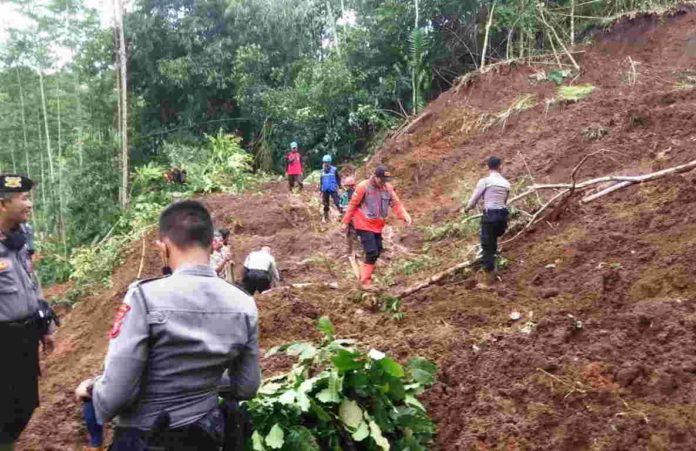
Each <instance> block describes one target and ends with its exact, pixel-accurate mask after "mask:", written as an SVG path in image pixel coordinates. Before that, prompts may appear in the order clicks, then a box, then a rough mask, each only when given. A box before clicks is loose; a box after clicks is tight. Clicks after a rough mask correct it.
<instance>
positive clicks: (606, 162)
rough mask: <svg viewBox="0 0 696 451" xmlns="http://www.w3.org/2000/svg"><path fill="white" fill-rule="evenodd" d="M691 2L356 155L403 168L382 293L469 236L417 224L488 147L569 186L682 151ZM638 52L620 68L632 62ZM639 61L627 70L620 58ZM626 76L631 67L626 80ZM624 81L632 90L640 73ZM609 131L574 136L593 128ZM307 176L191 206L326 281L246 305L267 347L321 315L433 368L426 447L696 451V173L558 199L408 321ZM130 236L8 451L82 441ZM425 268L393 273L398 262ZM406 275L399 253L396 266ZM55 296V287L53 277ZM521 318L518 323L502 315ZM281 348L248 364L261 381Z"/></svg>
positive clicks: (694, 54) (431, 221) (75, 445)
mask: <svg viewBox="0 0 696 451" xmlns="http://www.w3.org/2000/svg"><path fill="white" fill-rule="evenodd" d="M694 33H696V14H693V13H688V11H687V10H684V11H683V12H682V13H679V14H676V15H673V16H668V17H656V16H638V17H635V18H633V19H631V20H624V21H621V22H619V23H618V24H616V25H614V26H613V27H611V28H609V29H607V30H605V31H603V32H602V33H601V34H600V35H599V36H597V39H596V42H595V43H593V44H592V45H589V46H587V47H585V48H584V49H583V50H584V51H585V53H582V54H578V58H579V62H580V64H581V66H582V67H583V72H582V73H581V74H580V76H579V77H578V79H577V80H575V82H574V83H576V84H581V83H590V84H593V85H595V86H596V87H597V89H596V90H595V92H594V93H593V94H592V95H591V96H590V97H588V98H586V99H583V100H581V101H579V102H577V103H570V104H558V103H550V104H549V106H548V108H547V105H546V104H547V102H546V101H545V99H551V98H552V97H553V96H554V94H555V91H556V87H555V85H554V84H553V83H550V82H532V81H530V80H532V79H531V78H530V76H532V75H534V74H537V73H539V72H540V71H541V70H542V69H543V70H549V67H550V66H547V65H536V66H534V65H532V66H528V65H521V64H517V65H515V64H513V65H509V66H501V67H499V68H498V69H497V70H492V71H490V72H488V73H487V74H484V75H481V76H479V77H477V78H474V79H473V80H472V81H471V82H469V83H467V84H466V85H462V86H459V87H458V88H457V89H454V90H452V91H450V92H448V93H445V94H443V95H442V96H440V98H439V99H437V100H436V101H434V102H433V103H432V104H431V105H430V106H429V107H428V108H427V109H426V111H425V113H424V114H427V115H428V117H426V118H424V119H423V120H421V121H420V122H419V123H418V124H417V125H416V126H414V127H413V128H412V130H409V132H408V133H405V134H403V135H402V136H399V137H397V138H395V139H392V140H391V141H388V142H387V143H386V144H385V146H384V147H383V149H382V150H381V151H380V152H379V153H378V154H377V155H376V157H375V158H374V159H373V160H372V161H371V162H370V164H369V165H368V167H370V166H372V165H374V164H375V163H377V162H379V161H384V162H388V163H390V164H392V165H394V166H395V167H396V168H397V173H398V175H399V177H398V178H397V182H396V185H397V190H398V191H399V192H400V193H402V198H403V200H404V201H405V204H406V206H407V208H408V209H410V210H411V211H412V212H413V213H415V215H414V216H415V219H416V224H417V226H416V227H414V228H405V227H403V226H402V225H400V224H399V223H398V221H396V222H394V224H393V225H394V227H393V228H392V229H391V231H390V232H389V234H388V235H389V239H388V240H387V247H388V248H389V251H388V252H387V255H386V256H385V259H384V261H383V262H381V265H379V266H378V270H377V272H378V277H379V278H380V279H381V280H382V281H384V282H387V281H390V282H391V283H395V284H396V285H395V286H393V287H392V289H398V288H403V287H404V286H407V285H411V284H414V283H417V282H418V281H422V280H425V279H426V278H427V277H429V276H431V275H433V274H434V273H436V272H438V271H441V270H443V269H445V268H447V267H449V266H452V265H454V264H456V263H458V262H459V261H461V259H462V258H463V255H464V253H465V251H466V249H467V247H468V245H469V244H470V243H472V242H475V236H471V237H463V238H462V237H460V238H447V239H443V240H440V241H436V242H425V241H424V239H423V236H424V232H425V231H427V230H426V229H427V228H429V227H432V226H442V225H444V224H447V223H448V222H451V221H454V220H455V219H456V218H457V216H456V214H455V213H454V212H453V209H454V207H456V206H458V205H459V203H458V202H459V200H460V198H461V196H462V195H463V194H465V193H466V192H467V190H468V189H470V188H471V187H472V186H473V183H475V180H476V179H477V178H478V177H479V176H480V175H481V174H482V164H481V163H482V161H484V159H485V158H486V157H487V156H489V155H490V154H496V155H498V156H500V157H502V158H503V159H504V160H505V162H506V164H505V168H504V171H505V173H506V175H507V176H508V177H509V178H510V179H511V180H513V181H514V182H516V183H520V182H521V181H522V180H523V179H524V178H527V179H528V178H529V177H533V178H534V179H535V180H536V181H537V182H540V183H543V182H554V183H558V182H567V181H569V178H570V172H571V171H572V169H573V168H574V167H575V166H576V165H577V164H578V162H579V161H580V160H581V159H582V158H583V157H584V156H585V155H587V154H588V153H590V152H598V151H600V152H598V153H597V154H596V155H595V156H593V157H592V158H590V159H589V160H587V162H586V163H585V165H583V167H582V168H581V170H580V171H579V173H578V180H583V179H586V178H591V177H596V176H601V175H607V174H625V175H629V174H642V173H647V172H652V171H654V170H659V169H662V168H667V167H672V166H676V165H678V164H682V163H685V162H687V161H690V160H693V159H694V158H696V151H694V146H695V145H696V79H694V78H693V77H694V76H696V73H694V71H693V70H694V69H693V68H694V67H696V44H694V42H696V41H694ZM629 57H630V58H631V59H630V60H629V59H628V58H629ZM631 60H632V61H635V62H638V63H639V64H638V65H637V66H636V67H637V68H636V73H635V74H633V73H631V77H628V74H629V72H627V71H628V70H629V69H630V67H631V66H630V61H631ZM634 75H635V77H634ZM633 80H635V82H634V81H633ZM529 93H533V94H535V95H536V96H537V97H536V99H537V105H536V106H535V107H533V108H530V109H528V110H525V111H521V112H519V113H517V114H514V115H512V116H511V117H509V118H508V120H507V122H506V123H505V127H502V125H500V124H498V125H495V126H492V127H490V128H488V129H487V130H485V131H484V130H482V129H481V118H482V115H483V114H496V113H499V112H501V111H503V110H507V109H508V108H509V107H510V105H511V104H513V103H514V102H515V99H517V98H518V97H519V96H520V95H522V94H529ZM591 126H592V127H599V126H601V127H604V128H605V130H606V131H607V133H606V135H605V136H603V137H602V139H599V140H586V139H584V138H583V134H584V133H585V134H586V130H587V129H588V127H591ZM316 197H317V195H316V189H314V187H309V188H308V189H306V191H305V193H303V194H302V195H301V196H290V195H288V194H287V189H286V186H285V185H284V184H280V183H278V184H271V185H268V186H267V187H266V188H265V191H263V192H260V193H255V194H250V195H246V196H228V195H216V196H211V197H208V198H206V199H205V201H206V202H207V204H208V205H209V207H210V208H211V211H212V212H213V214H214V217H215V221H216V224H217V225H218V226H220V227H228V228H230V229H231V230H233V232H234V234H235V235H234V240H233V246H234V249H235V256H236V261H237V262H239V263H241V261H242V260H243V258H244V256H245V255H246V253H247V252H248V251H249V250H251V249H252V248H253V247H255V246H259V245H261V244H270V245H271V246H272V247H273V248H274V252H275V254H276V257H277V258H278V260H279V262H280V267H281V270H282V274H283V277H284V280H285V281H286V282H287V283H296V282H334V281H336V282H338V284H339V285H338V288H337V289H335V288H331V287H326V286H320V285H310V286H308V287H305V288H292V289H282V290H274V291H273V292H271V293H269V294H264V295H262V296H258V297H257V303H258V305H259V310H260V314H261V344H262V347H263V348H264V349H267V348H269V347H271V346H274V345H277V344H280V343H285V342H288V341H292V340H311V339H315V338H318V337H319V333H318V332H317V331H316V330H315V328H314V324H315V322H316V319H318V318H319V317H320V316H322V315H328V316H330V317H331V319H332V321H333V322H334V323H335V324H336V328H337V334H338V335H340V336H342V337H349V338H357V339H359V340H361V341H362V342H364V343H366V344H368V345H370V346H374V347H376V348H378V349H382V350H384V351H388V352H389V353H391V354H392V355H394V356H395V357H396V358H397V359H400V360H402V361H404V360H406V359H407V358H409V357H411V356H415V355H421V356H423V357H427V358H430V359H432V360H434V361H435V362H437V364H438V366H439V368H440V371H439V376H438V382H437V384H436V385H435V386H434V387H433V388H432V389H430V390H429V391H428V392H427V393H426V395H425V396H424V401H425V403H426V405H427V407H428V408H429V411H430V413H431V415H432V416H433V418H434V419H435V420H436V421H437V423H438V436H437V441H436V444H435V445H434V446H433V448H434V449H440V450H469V449H474V450H537V449H538V450H648V449H649V450H692V449H696V432H695V431H696V399H694V398H695V397H696V358H695V357H694V349H696V347H695V345H696V343H695V340H696V264H695V263H696V260H695V258H696V173H693V172H692V173H686V174H682V175H673V176H669V177H665V178H662V179H660V180H658V181H655V182H651V183H645V184H642V185H639V186H638V185H636V186H632V187H629V188H626V189H623V190H621V191H618V192H616V193H614V194H611V195H609V196H606V197H603V198H601V199H599V200H597V201H595V202H592V203H589V204H583V205H581V204H580V203H579V202H578V198H573V199H571V200H570V201H569V202H568V203H567V204H566V207H565V208H564V209H562V210H561V211H559V212H557V214H555V215H554V216H553V217H549V218H547V219H546V220H544V221H542V222H540V223H539V224H538V225H536V226H534V227H533V228H531V229H529V230H528V231H527V232H526V233H524V234H522V235H521V236H520V237H518V238H517V239H515V240H514V241H512V242H511V243H509V244H506V245H505V246H504V255H505V257H506V258H507V259H508V260H509V266H508V268H507V269H506V270H504V271H502V272H501V276H502V278H503V282H502V283H501V284H499V286H498V287H497V288H496V289H495V290H491V291H489V290H481V289H478V288H476V287H475V284H474V283H472V280H471V279H470V278H469V279H467V276H466V274H463V275H458V276H456V277H454V278H449V279H446V280H445V281H443V282H442V283H439V284H436V285H433V286H431V287H429V288H427V289H425V290H422V291H420V292H418V293H417V294H415V295H413V296H410V297H407V298H406V299H404V300H403V305H402V307H401V312H402V313H403V314H404V317H403V319H402V320H401V321H396V320H394V319H393V318H392V317H391V313H385V312H381V311H378V309H376V308H375V307H374V305H373V301H374V299H373V298H371V297H370V296H367V297H365V296H360V294H359V292H358V291H357V290H356V289H355V286H354V279H353V276H352V275H351V270H350V265H349V263H348V260H347V257H346V253H345V245H344V240H343V237H342V235H341V234H340V233H339V232H338V229H337V223H335V222H333V223H328V224H322V223H321V222H320V221H319V210H318V202H317V200H316ZM152 238H153V237H148V238H147V239H146V246H145V252H143V251H142V250H143V246H142V242H140V241H138V242H135V243H133V246H132V248H131V251H130V253H129V255H127V256H126V262H125V263H124V264H123V265H121V266H120V267H119V268H118V269H117V270H116V271H115V273H114V284H113V288H112V289H110V290H106V291H105V292H104V293H101V294H100V295H95V296H92V297H89V298H86V299H83V300H81V301H80V302H79V303H78V304H77V305H76V306H75V308H74V309H73V310H72V312H70V313H67V314H66V317H65V324H64V326H63V327H62V328H61V330H60V331H59V333H58V349H57V351H56V353H55V354H54V355H53V356H51V357H49V358H47V359H46V360H45V361H44V363H43V371H44V377H43V378H42V382H41V390H42V406H41V408H40V409H39V410H38V411H37V412H36V414H35V415H34V418H33V420H32V423H31V424H30V427H29V428H28V430H27V431H26V432H25V434H24V436H23V438H22V442H21V443H20V446H19V449H26V450H70V449H79V447H80V446H82V445H83V444H84V443H85V442H84V429H83V428H82V426H81V424H80V421H79V410H78V406H77V405H76V403H75V402H74V401H73V399H72V390H73V388H74V387H75V386H76V385H77V383H78V382H79V381H80V380H82V378H84V377H87V376H90V375H93V374H97V373H98V372H99V370H100V367H101V365H102V360H103V357H104V354H105V351H106V346H107V344H108V340H107V332H108V330H109V328H110V323H111V317H112V314H113V311H114V309H115V308H116V306H117V305H118V303H119V302H120V299H121V297H122V296H123V295H124V294H125V291H126V289H127V286H128V284H129V283H130V282H131V281H133V280H134V279H135V277H136V276H137V274H138V269H139V267H140V266H141V262H142V266H143V268H144V271H143V273H142V277H151V276H155V275H157V273H158V272H159V268H160V263H159V262H158V261H157V258H156V255H155V253H154V251H153V250H152V249H151V248H150V246H149V245H147V243H148V241H149V240H151V239H152ZM419 259H420V260H424V259H425V260H424V261H429V262H435V263H433V264H432V265H426V266H424V267H423V268H421V269H420V270H417V271H414V272H413V273H411V274H407V272H410V271H402V272H401V273H399V272H394V271H391V272H390V270H389V269H388V268H397V267H400V266H399V265H402V264H404V263H405V262H406V263H407V262H409V261H410V262H413V261H417V260H419ZM404 267H406V266H404ZM58 291H59V290H58ZM513 312H519V313H520V315H521V318H520V319H518V320H512V319H511V316H510V315H511V313H513ZM287 364H288V362H287V361H283V360H282V359H277V358H274V359H267V360H264V361H263V366H264V370H265V371H266V373H267V374H270V373H272V372H274V371H277V370H280V369H282V368H284V367H285V366H286V365H287Z"/></svg>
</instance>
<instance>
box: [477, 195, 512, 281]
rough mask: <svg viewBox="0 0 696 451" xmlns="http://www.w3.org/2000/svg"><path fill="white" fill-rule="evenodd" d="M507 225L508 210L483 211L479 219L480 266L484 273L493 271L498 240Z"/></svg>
mask: <svg viewBox="0 0 696 451" xmlns="http://www.w3.org/2000/svg"><path fill="white" fill-rule="evenodd" d="M507 225H508V210H507V208H500V209H496V210H484V211H483V217H482V218H481V250H482V251H483V257H482V259H481V265H482V266H483V269H485V270H486V271H489V272H490V271H493V270H494V269H495V254H496V252H497V251H498V238H499V237H500V236H502V235H503V233H505V230H506V229H507Z"/></svg>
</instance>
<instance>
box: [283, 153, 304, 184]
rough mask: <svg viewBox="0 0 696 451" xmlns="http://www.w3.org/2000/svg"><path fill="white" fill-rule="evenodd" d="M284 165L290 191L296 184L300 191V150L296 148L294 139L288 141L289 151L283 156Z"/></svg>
mask: <svg viewBox="0 0 696 451" xmlns="http://www.w3.org/2000/svg"><path fill="white" fill-rule="evenodd" d="M285 165H286V168H287V171H286V174H287V176H288V185H289V186H290V192H291V193H292V189H293V188H294V187H295V185H298V186H299V187H300V191H302V157H301V156H300V151H299V150H297V143H296V142H294V141H293V142H292V143H290V153H288V154H287V155H286V156H285Z"/></svg>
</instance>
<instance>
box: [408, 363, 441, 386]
mask: <svg viewBox="0 0 696 451" xmlns="http://www.w3.org/2000/svg"><path fill="white" fill-rule="evenodd" d="M408 371H409V373H410V374H411V378H412V379H413V380H414V381H416V382H418V383H419V384H423V385H432V384H433V383H434V382H435V380H434V379H433V376H434V375H435V373H436V372H437V366H436V365H435V364H434V363H433V362H430V361H428V360H425V359H424V358H422V357H413V358H412V359H411V360H409V361H408Z"/></svg>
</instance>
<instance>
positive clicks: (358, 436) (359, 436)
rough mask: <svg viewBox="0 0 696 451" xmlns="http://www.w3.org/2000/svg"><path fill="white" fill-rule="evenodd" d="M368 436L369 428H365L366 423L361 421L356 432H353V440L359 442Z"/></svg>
mask: <svg viewBox="0 0 696 451" xmlns="http://www.w3.org/2000/svg"><path fill="white" fill-rule="evenodd" d="M368 435H370V428H369V427H368V426H367V423H365V422H364V421H361V422H360V426H358V430H356V431H355V432H353V440H355V441H356V442H361V441H363V440H365V439H366V438H367V436H368Z"/></svg>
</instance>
